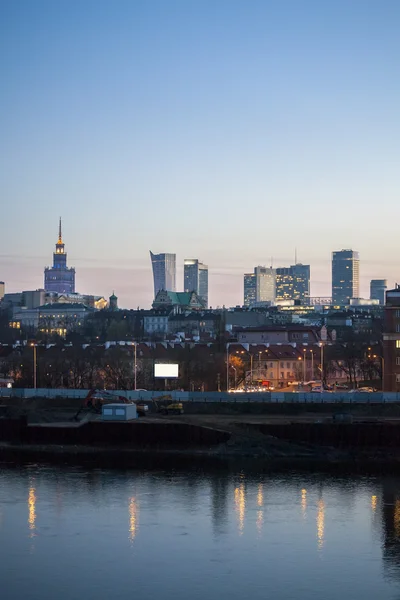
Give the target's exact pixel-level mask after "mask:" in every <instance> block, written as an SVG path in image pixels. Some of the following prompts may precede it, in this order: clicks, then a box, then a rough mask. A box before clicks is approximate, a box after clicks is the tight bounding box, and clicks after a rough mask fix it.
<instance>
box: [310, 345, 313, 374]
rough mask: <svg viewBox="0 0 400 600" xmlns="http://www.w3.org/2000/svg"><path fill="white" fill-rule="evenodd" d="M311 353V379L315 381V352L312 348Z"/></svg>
mask: <svg viewBox="0 0 400 600" xmlns="http://www.w3.org/2000/svg"><path fill="white" fill-rule="evenodd" d="M310 352H311V379H314V352H313V350H312V348H311V349H310Z"/></svg>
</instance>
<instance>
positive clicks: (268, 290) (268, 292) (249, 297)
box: [243, 266, 275, 306]
mask: <svg viewBox="0 0 400 600" xmlns="http://www.w3.org/2000/svg"><path fill="white" fill-rule="evenodd" d="M243 282H244V305H245V306H253V305H254V304H257V303H262V302H265V303H267V302H269V303H270V304H273V302H274V301H275V270H274V269H273V268H272V267H271V268H268V267H260V266H258V267H254V273H245V275H244V280H243Z"/></svg>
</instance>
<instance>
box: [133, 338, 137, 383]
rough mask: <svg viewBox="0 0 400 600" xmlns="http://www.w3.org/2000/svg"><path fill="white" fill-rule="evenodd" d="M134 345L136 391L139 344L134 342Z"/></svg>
mask: <svg viewBox="0 0 400 600" xmlns="http://www.w3.org/2000/svg"><path fill="white" fill-rule="evenodd" d="M133 347H134V366H133V368H134V370H135V373H134V376H135V379H134V381H135V383H134V389H135V391H136V388H137V369H136V367H137V345H136V342H133Z"/></svg>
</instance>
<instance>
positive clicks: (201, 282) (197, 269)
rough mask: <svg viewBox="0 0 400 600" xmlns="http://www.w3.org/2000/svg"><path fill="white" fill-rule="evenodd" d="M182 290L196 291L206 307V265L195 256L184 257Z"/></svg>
mask: <svg viewBox="0 0 400 600" xmlns="http://www.w3.org/2000/svg"><path fill="white" fill-rule="evenodd" d="M183 277H184V288H185V289H184V291H185V292H196V294H197V295H198V296H200V298H201V299H202V300H203V302H204V305H205V307H206V308H207V307H208V267H207V265H205V264H203V263H201V262H199V261H198V260H197V258H185V261H184V274H183Z"/></svg>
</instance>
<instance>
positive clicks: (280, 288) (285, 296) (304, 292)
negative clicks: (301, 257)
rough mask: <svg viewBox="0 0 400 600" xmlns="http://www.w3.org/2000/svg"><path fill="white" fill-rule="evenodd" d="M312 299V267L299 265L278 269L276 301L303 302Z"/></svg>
mask: <svg viewBox="0 0 400 600" xmlns="http://www.w3.org/2000/svg"><path fill="white" fill-rule="evenodd" d="M309 297H310V265H302V264H301V263H298V264H296V265H292V266H290V267H282V268H279V269H276V300H277V301H279V300H302V301H303V302H304V301H305V302H307V299H308V298H309Z"/></svg>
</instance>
